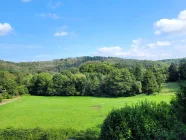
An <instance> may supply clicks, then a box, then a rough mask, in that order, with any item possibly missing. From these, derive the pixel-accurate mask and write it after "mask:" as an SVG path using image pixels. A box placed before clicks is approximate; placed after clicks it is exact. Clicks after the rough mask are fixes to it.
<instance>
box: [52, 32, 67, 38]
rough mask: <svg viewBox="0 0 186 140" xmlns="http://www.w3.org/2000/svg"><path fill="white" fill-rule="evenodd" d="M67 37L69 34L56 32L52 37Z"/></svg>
mask: <svg viewBox="0 0 186 140" xmlns="http://www.w3.org/2000/svg"><path fill="white" fill-rule="evenodd" d="M68 35H69V33H68V32H64V31H63V32H56V33H55V34H54V36H57V37H58V36H68Z"/></svg>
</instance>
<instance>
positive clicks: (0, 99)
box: [0, 95, 3, 103]
mask: <svg viewBox="0 0 186 140" xmlns="http://www.w3.org/2000/svg"><path fill="white" fill-rule="evenodd" d="M2 101H3V97H2V95H0V103H1V102H2Z"/></svg>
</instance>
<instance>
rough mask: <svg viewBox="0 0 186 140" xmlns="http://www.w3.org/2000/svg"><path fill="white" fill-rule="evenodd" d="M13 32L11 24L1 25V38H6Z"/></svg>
mask: <svg viewBox="0 0 186 140" xmlns="http://www.w3.org/2000/svg"><path fill="white" fill-rule="evenodd" d="M11 31H12V27H11V25H10V24H9V23H0V36H5V35H7V34H8V33H10V32H11Z"/></svg>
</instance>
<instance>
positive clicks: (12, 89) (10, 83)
mask: <svg viewBox="0 0 186 140" xmlns="http://www.w3.org/2000/svg"><path fill="white" fill-rule="evenodd" d="M3 87H4V88H5V89H6V90H7V92H8V93H9V94H11V95H15V93H16V87H17V83H16V82H15V81H14V80H12V79H9V80H7V81H6V82H5V83H4V86H3Z"/></svg>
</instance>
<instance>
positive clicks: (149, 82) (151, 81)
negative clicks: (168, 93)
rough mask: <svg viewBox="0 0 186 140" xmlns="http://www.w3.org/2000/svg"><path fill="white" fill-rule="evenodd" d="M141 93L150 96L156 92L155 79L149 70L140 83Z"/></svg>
mask: <svg viewBox="0 0 186 140" xmlns="http://www.w3.org/2000/svg"><path fill="white" fill-rule="evenodd" d="M142 91H143V93H146V94H152V93H154V92H157V91H158V84H157V82H156V77H155V75H154V73H153V72H152V71H151V70H147V71H146V73H145V76H144V79H143V81H142Z"/></svg>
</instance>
